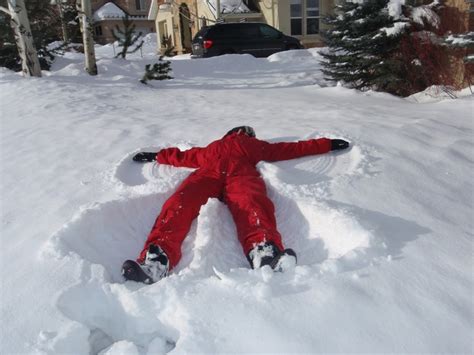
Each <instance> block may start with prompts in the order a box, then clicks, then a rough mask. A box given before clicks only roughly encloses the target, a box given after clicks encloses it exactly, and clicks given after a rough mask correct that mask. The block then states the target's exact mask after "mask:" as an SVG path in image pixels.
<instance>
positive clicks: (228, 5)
mask: <svg viewBox="0 0 474 355" xmlns="http://www.w3.org/2000/svg"><path fill="white" fill-rule="evenodd" d="M206 3H207V4H208V6H209V8H210V9H211V11H212V13H213V14H214V15H216V13H217V1H216V0H206ZM220 6H221V14H243V13H249V12H251V11H250V9H249V8H248V7H247V6H246V5H245V4H244V2H243V1H241V0H221V1H220Z"/></svg>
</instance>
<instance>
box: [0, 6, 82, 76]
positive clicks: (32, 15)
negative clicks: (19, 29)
mask: <svg viewBox="0 0 474 355" xmlns="http://www.w3.org/2000/svg"><path fill="white" fill-rule="evenodd" d="M74 1H75V0H69V2H68V4H63V6H64V7H65V8H66V11H65V14H67V16H68V17H66V19H67V24H68V28H69V32H70V34H71V35H70V38H72V39H75V38H76V35H77V25H73V24H72V21H73V20H74V19H75V17H76V16H77V10H75V7H73V6H72V4H71V3H72V2H74ZM0 4H1V5H5V6H6V4H7V1H6V0H0ZM25 6H26V11H27V13H28V18H29V20H30V27H31V33H32V37H33V44H34V46H35V48H36V51H37V54H38V59H39V63H40V66H41V69H42V70H49V68H50V66H51V63H52V61H53V60H54V58H55V56H56V55H57V54H62V53H63V50H64V48H65V46H66V45H67V43H66V44H64V43H63V44H60V43H58V44H55V45H53V46H51V43H52V42H56V41H59V40H60V39H61V35H60V34H61V19H60V18H59V17H58V16H57V12H56V11H55V8H54V6H51V5H50V0H28V1H25ZM0 43H2V44H3V45H2V46H0V66H4V67H7V68H9V69H11V70H15V71H20V70H21V60H20V55H19V53H18V49H17V46H16V45H15V38H14V32H13V30H12V28H11V26H10V17H9V16H7V15H6V14H4V13H0Z"/></svg>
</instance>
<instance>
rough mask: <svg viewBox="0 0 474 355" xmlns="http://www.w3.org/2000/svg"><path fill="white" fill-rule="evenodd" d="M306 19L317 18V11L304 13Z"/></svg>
mask: <svg viewBox="0 0 474 355" xmlns="http://www.w3.org/2000/svg"><path fill="white" fill-rule="evenodd" d="M306 16H307V17H317V16H319V10H308V11H306Z"/></svg>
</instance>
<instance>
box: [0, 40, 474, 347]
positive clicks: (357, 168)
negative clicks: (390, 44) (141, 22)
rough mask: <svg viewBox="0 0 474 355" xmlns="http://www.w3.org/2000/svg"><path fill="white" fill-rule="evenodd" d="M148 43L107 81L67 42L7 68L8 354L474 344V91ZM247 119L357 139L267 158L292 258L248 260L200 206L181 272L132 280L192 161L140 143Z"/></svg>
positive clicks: (217, 211)
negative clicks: (451, 93) (17, 68)
mask: <svg viewBox="0 0 474 355" xmlns="http://www.w3.org/2000/svg"><path fill="white" fill-rule="evenodd" d="M155 51H156V48H155V47H154V45H153V41H147V42H146V44H145V45H144V49H143V58H142V57H141V55H140V54H139V53H135V54H133V55H130V56H129V57H127V60H122V59H116V58H113V48H112V46H111V45H107V46H97V47H96V54H97V57H98V61H97V64H98V70H99V75H98V76H97V77H91V76H89V75H87V74H86V73H85V72H84V69H83V66H84V64H83V56H82V54H80V53H67V54H65V55H64V56H63V57H60V58H58V59H57V61H56V62H55V63H54V64H53V67H52V71H51V72H43V77H42V78H31V79H24V78H22V77H21V76H20V75H19V74H17V73H13V72H11V71H8V70H6V69H3V68H2V69H1V70H0V86H1V91H0V100H1V130H0V131H1V133H0V134H1V139H0V144H1V150H0V159H1V164H0V169H1V170H0V176H1V196H2V199H1V201H2V202H1V223H2V224H1V226H2V227H1V228H2V229H1V243H2V245H1V249H0V250H1V258H0V260H1V270H2V288H1V290H2V292H1V303H0V304H1V319H2V323H1V325H2V328H1V330H0V334H1V335H0V336H1V342H0V353H1V354H17V353H22V354H24V353H28V354H33V353H35V354H64V353H74V354H165V353H170V354H181V353H208V354H209V353H335V352H343V353H349V352H350V353H355V352H359V353H360V352H362V353H389V352H390V353H434V352H436V353H472V352H473V351H474V349H473V343H472V335H473V319H474V317H473V303H472V297H473V274H472V270H473V259H472V250H473V220H472V215H473V202H474V201H473V180H472V172H473V156H474V142H473V133H474V132H473V128H474V127H473V120H472V118H473V115H472V113H473V102H474V100H473V95H472V94H471V93H470V91H469V90H468V89H466V90H464V91H462V92H458V93H456V94H457V98H456V99H451V98H448V97H445V96H444V95H443V94H442V93H439V92H438V94H437V93H436V91H435V89H434V88H430V89H429V90H427V91H426V92H423V93H419V94H416V95H413V96H412V97H410V98H407V99H401V98H397V97H394V96H391V95H388V94H384V93H376V92H365V93H361V92H359V91H356V90H352V89H347V88H344V87H343V86H341V85H338V86H334V85H332V84H330V83H328V82H326V81H325V80H324V79H323V75H322V73H321V72H320V71H319V68H320V64H319V59H320V57H319V55H318V53H317V50H316V49H310V50H300V51H289V52H284V53H278V54H275V55H273V56H271V57H269V58H268V59H265V58H264V59H256V58H253V57H251V56H248V55H225V56H221V57H216V58H209V59H202V60H201V59H190V58H189V56H187V55H183V56H178V57H175V58H171V59H170V60H171V61H172V68H173V77H174V78H175V79H173V80H169V81H165V82H152V83H151V84H150V85H143V84H141V83H140V82H139V79H140V78H141V76H142V75H143V73H144V67H145V64H150V63H154V62H156V60H157V58H156V55H155ZM242 124H247V125H251V126H253V127H254V128H255V130H256V133H257V136H258V137H260V138H261V139H266V140H269V141H272V142H276V141H296V140H300V139H309V138H316V137H321V136H327V137H330V138H336V137H337V138H342V139H346V140H348V141H350V142H351V144H352V146H351V148H350V149H349V150H347V151H341V152H337V153H335V152H333V153H328V154H325V155H321V156H313V157H306V158H301V159H295V160H290V161H282V162H278V163H261V164H259V165H258V169H259V171H260V172H261V174H262V176H263V178H264V180H265V182H266V184H267V189H268V194H269V196H270V198H271V199H272V200H273V201H274V203H275V207H276V218H277V221H278V226H279V230H280V232H281V234H282V236H283V240H284V243H285V245H286V246H287V247H291V248H293V249H294V250H295V251H296V253H297V254H298V265H297V266H296V267H295V268H294V270H293V271H290V272H287V273H274V272H272V271H271V270H270V269H269V268H268V267H264V268H262V269H259V270H251V269H249V267H248V263H247V261H246V259H245V257H244V255H243V254H242V252H241V248H240V245H239V243H238V242H237V240H236V232H235V226H234V225H233V222H232V219H231V216H230V213H229V212H228V210H227V208H226V206H225V205H223V204H222V203H221V202H220V201H218V200H215V199H211V200H209V202H208V203H207V204H206V205H205V206H203V208H202V209H201V212H200V215H199V217H198V219H197V220H196V221H195V223H194V224H193V226H192V228H191V231H190V232H189V235H188V238H187V239H186V240H185V243H184V245H183V258H182V260H181V262H180V263H179V265H178V267H177V268H176V269H175V270H174V272H173V273H172V274H171V275H170V276H169V277H167V278H165V279H163V280H162V281H160V282H159V283H157V284H153V285H150V286H146V285H139V284H136V283H133V282H126V283H124V282H123V281H122V279H121V276H120V265H121V263H122V262H123V260H125V259H126V258H134V257H136V256H137V253H138V251H139V250H140V249H141V247H142V245H143V242H144V240H145V238H146V236H147V233H148V231H149V230H150V228H151V226H152V224H153V222H154V218H155V216H156V215H157V213H158V212H159V210H160V208H161V206H162V205H163V203H164V201H165V200H166V198H167V197H169V196H170V195H171V194H172V192H173V191H174V189H175V188H176V187H177V186H178V184H179V183H180V182H181V181H182V180H183V179H184V178H185V177H186V176H187V175H188V174H189V173H190V171H191V170H190V169H179V168H173V167H170V166H162V165H157V164H152V163H149V164H138V163H134V162H133V161H131V157H132V156H133V155H134V154H135V153H136V152H138V151H144V150H152V149H153V150H154V149H160V148H162V147H169V146H178V147H180V148H181V149H186V148H189V147H192V146H204V145H206V144H208V143H209V142H211V141H212V140H215V139H218V138H220V137H222V136H223V134H224V133H225V132H227V130H228V129H230V128H232V127H234V126H237V125H242Z"/></svg>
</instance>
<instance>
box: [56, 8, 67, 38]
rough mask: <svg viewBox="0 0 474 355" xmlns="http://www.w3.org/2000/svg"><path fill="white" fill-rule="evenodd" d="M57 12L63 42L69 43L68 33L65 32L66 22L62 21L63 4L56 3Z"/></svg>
mask: <svg viewBox="0 0 474 355" xmlns="http://www.w3.org/2000/svg"><path fill="white" fill-rule="evenodd" d="M57 5H58V11H59V17H61V29H62V31H63V41H64V43H68V42H69V33H68V31H67V24H66V20H65V19H64V10H63V4H62V3H61V2H60V1H58V4H57Z"/></svg>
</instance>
